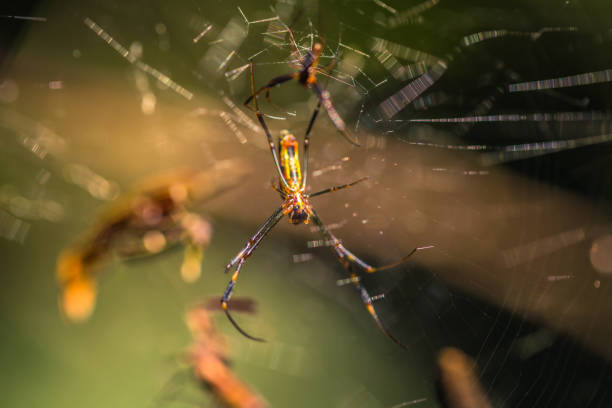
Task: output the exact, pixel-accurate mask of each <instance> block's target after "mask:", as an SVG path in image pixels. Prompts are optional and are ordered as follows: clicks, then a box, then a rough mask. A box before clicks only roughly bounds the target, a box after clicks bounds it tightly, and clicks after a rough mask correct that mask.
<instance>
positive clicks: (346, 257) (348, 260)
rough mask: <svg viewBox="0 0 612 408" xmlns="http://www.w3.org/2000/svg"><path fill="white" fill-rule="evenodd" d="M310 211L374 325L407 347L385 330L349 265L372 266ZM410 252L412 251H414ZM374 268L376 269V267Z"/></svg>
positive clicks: (369, 297)
mask: <svg viewBox="0 0 612 408" xmlns="http://www.w3.org/2000/svg"><path fill="white" fill-rule="evenodd" d="M310 211H311V214H310V216H311V218H312V219H313V221H314V223H315V224H316V226H317V228H318V229H319V233H321V235H323V237H324V238H325V240H326V241H328V242H330V243H332V245H333V247H332V251H333V253H334V254H335V255H336V257H337V258H338V260H339V261H340V263H341V264H342V266H343V267H344V269H346V271H347V273H348V274H349V280H350V281H351V282H352V283H353V284H354V285H355V287H356V289H357V291H359V295H360V297H361V301H362V302H363V304H364V305H365V308H366V310H367V311H368V313H369V314H370V316H372V318H373V319H374V321H375V322H376V325H377V326H378V328H379V329H380V331H381V332H383V334H384V335H385V336H387V337H388V338H389V339H391V341H393V342H394V343H395V344H397V345H399V346H401V347H403V348H405V349H407V348H408V347H407V346H406V345H405V344H403V343H402V342H401V341H399V340H398V339H396V338H395V337H394V336H393V335H392V334H391V333H390V332H389V330H387V328H386V327H385V326H384V325H383V323H382V321H381V320H380V318H379V317H378V314H377V313H376V309H375V308H374V305H373V304H372V298H371V296H370V295H369V294H368V292H367V291H366V289H365V288H364V287H363V286H362V285H361V284H360V283H359V277H358V276H357V275H356V274H355V272H353V269H352V267H351V266H352V264H353V263H355V264H357V265H359V266H361V267H365V269H366V270H367V268H372V267H371V266H369V265H368V264H366V263H365V262H363V261H361V260H360V259H359V258H357V257H356V256H355V255H353V254H352V253H351V252H350V251H348V250H347V249H346V248H344V246H343V245H342V244H341V243H340V241H339V240H338V238H336V237H335V236H334V234H332V233H331V232H330V231H329V230H328V229H327V227H326V226H325V224H323V222H322V221H321V219H320V218H319V216H318V215H317V213H316V212H315V211H314V210H312V209H311V210H310ZM412 253H414V251H413V252H412ZM412 253H411V255H412ZM388 267H390V266H388ZM383 269H386V267H383ZM376 270H378V268H377V269H376Z"/></svg>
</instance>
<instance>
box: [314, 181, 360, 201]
mask: <svg viewBox="0 0 612 408" xmlns="http://www.w3.org/2000/svg"><path fill="white" fill-rule="evenodd" d="M368 178H369V177H367V176H366V177H362V178H360V179H359V180H355V181H353V182H351V183H348V184H342V185H340V186H334V187H330V188H326V189H325V190H321V191H317V192H316V193H312V194H308V198H312V197H316V196H320V195H323V194H327V193H333V192H334V191H338V190H342V189H343V188H348V187H352V186H354V185H355V184H357V183H361V182H362V181H366V180H367V179H368Z"/></svg>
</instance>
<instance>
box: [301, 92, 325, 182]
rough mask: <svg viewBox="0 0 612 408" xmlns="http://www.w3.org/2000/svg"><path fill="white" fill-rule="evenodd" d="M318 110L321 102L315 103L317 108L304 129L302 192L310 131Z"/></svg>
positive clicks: (306, 166) (306, 172)
mask: <svg viewBox="0 0 612 408" xmlns="http://www.w3.org/2000/svg"><path fill="white" fill-rule="evenodd" d="M320 109H321V101H319V103H317V107H316V108H315V110H314V112H313V113H312V117H311V118H310V122H309V123H308V129H306V135H305V136H304V171H303V173H302V174H303V178H302V190H305V189H306V179H307V178H308V147H309V146H310V132H311V131H312V127H313V126H314V123H315V120H316V119H317V115H318V114H319V110H320Z"/></svg>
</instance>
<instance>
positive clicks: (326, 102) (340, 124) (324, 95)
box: [311, 82, 361, 146]
mask: <svg viewBox="0 0 612 408" xmlns="http://www.w3.org/2000/svg"><path fill="white" fill-rule="evenodd" d="M311 87H312V89H313V90H314V92H315V93H316V94H317V96H318V97H319V101H321V104H322V105H323V107H324V108H325V110H326V111H327V115H328V116H329V118H330V119H331V121H332V122H333V123H334V126H336V129H338V131H339V132H340V134H341V135H342V136H343V137H344V138H345V139H346V140H347V141H348V142H349V143H351V144H353V145H355V146H361V145H360V144H359V143H357V141H356V140H354V139H353V138H352V137H351V135H350V134H349V132H348V130H346V124H345V123H344V121H343V120H342V118H341V117H340V115H339V114H338V112H337V111H336V108H334V105H333V104H332V101H331V98H330V96H329V92H328V91H327V90H326V89H322V88H321V87H320V86H319V84H317V83H316V82H314V83H312V85H311Z"/></svg>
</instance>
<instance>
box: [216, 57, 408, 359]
mask: <svg viewBox="0 0 612 408" xmlns="http://www.w3.org/2000/svg"><path fill="white" fill-rule="evenodd" d="M253 83H254V82H253V71H252V66H251V89H253V88H254V85H253ZM254 104H255V113H256V115H257V119H258V120H259V123H260V124H261V126H262V128H263V129H264V131H265V133H266V136H267V138H268V144H269V147H270V152H271V153H272V157H273V159H274V163H275V165H276V170H277V171H278V174H279V184H278V187H276V186H274V189H275V190H276V191H278V192H279V193H280V196H281V199H282V200H283V203H282V204H281V206H280V207H279V208H278V209H277V210H276V211H274V213H273V214H272V215H271V216H270V217H269V218H268V219H267V220H266V221H265V222H264V223H263V225H262V226H261V227H260V228H259V229H258V230H257V232H256V233H255V234H254V235H253V236H252V237H251V238H250V239H249V241H248V242H247V243H246V245H245V246H244V247H243V248H242V250H240V252H238V254H237V255H236V256H235V257H234V258H233V259H232V260H231V261H230V263H229V264H227V266H226V267H225V272H226V273H227V272H229V271H230V270H231V269H232V268H234V267H235V268H236V270H235V271H234V274H233V275H232V278H231V280H230V281H229V283H228V285H227V287H226V289H225V292H224V293H223V296H222V297H221V308H222V309H223V310H224V311H225V314H226V315H227V317H228V319H229V321H230V322H231V323H232V324H233V325H234V327H235V328H236V329H237V330H238V331H239V332H240V333H241V334H242V335H244V336H245V337H247V338H249V339H251V340H256V341H264V340H263V339H261V338H258V337H254V336H251V335H250V334H248V333H247V332H245V331H244V330H243V329H242V328H241V327H240V326H239V325H238V323H237V322H236V321H235V320H234V318H233V317H232V316H231V314H230V312H229V301H230V298H231V296H232V292H233V291H234V288H235V287H236V282H237V281H238V276H239V274H240V270H241V269H242V267H243V265H244V263H245V261H246V260H247V258H248V257H249V256H251V254H252V253H253V252H254V251H255V250H256V249H257V247H258V246H259V244H261V242H262V241H263V239H264V238H265V237H266V235H267V234H268V233H269V232H270V231H271V230H272V228H274V226H275V225H276V224H277V223H278V222H279V221H280V219H281V218H283V216H285V215H286V216H287V217H288V219H289V222H290V223H291V224H293V225H299V224H308V222H309V221H310V220H312V221H313V222H314V224H315V225H316V226H317V229H318V231H319V233H320V234H321V235H322V236H323V238H324V240H325V241H326V242H329V243H330V248H331V249H332V252H333V253H334V255H335V256H336V257H337V258H338V260H339V261H340V263H341V264H342V266H343V267H344V268H345V269H346V271H347V273H348V275H349V280H350V282H352V283H353V284H354V285H355V287H356V288H357V291H359V294H360V296H361V300H362V301H363V303H364V305H365V307H366V309H367V310H368V312H369V313H370V315H371V316H372V318H374V321H375V322H376V325H377V326H378V328H379V329H380V330H381V331H382V332H383V333H384V334H385V335H386V336H387V337H389V338H390V339H391V340H392V341H394V342H395V343H397V344H398V345H400V346H402V347H404V348H406V346H405V345H404V344H402V343H401V342H400V341H399V340H397V339H396V338H395V337H393V336H392V335H391V333H390V332H389V331H388V330H387V329H386V328H385V326H384V325H383V324H382V322H381V320H380V318H379V317H378V315H377V314H376V311H375V309H374V305H373V304H372V298H371V297H370V295H369V294H368V292H367V291H366V289H365V288H364V287H363V286H362V285H361V283H360V278H359V277H358V276H357V275H356V274H355V272H354V271H353V268H352V266H353V265H357V266H359V267H361V268H363V269H364V270H365V271H366V272H368V273H373V272H378V271H382V270H385V269H390V268H393V267H395V266H397V265H400V264H402V263H404V262H405V261H406V260H407V259H408V258H409V257H410V256H412V255H413V254H414V253H415V252H416V251H417V250H418V249H419V248H414V249H413V250H412V251H411V252H410V253H409V254H408V255H406V256H405V257H403V258H401V259H400V260H398V261H396V262H394V263H391V264H388V265H385V266H381V267H373V266H371V265H368V264H367V263H365V262H364V261H362V260H361V259H359V258H357V257H356V256H355V255H354V254H353V253H352V252H350V251H349V250H348V249H346V248H345V247H344V246H343V245H342V244H341V243H340V241H339V240H338V238H336V237H335V236H334V234H332V233H331V232H330V231H329V229H328V228H327V227H326V226H325V224H324V223H323V222H322V221H321V219H320V218H319V216H318V215H317V213H316V211H315V210H314V208H312V205H311V204H310V199H311V198H313V197H316V196H320V195H323V194H327V193H331V192H334V191H338V190H342V189H344V188H348V187H351V186H354V185H355V184H357V183H360V182H362V181H364V180H366V179H367V177H364V178H361V179H359V180H356V181H353V182H351V183H348V184H343V185H339V186H335V187H330V188H326V189H324V190H321V191H318V192H316V193H311V194H306V193H305V191H306V180H307V176H308V146H309V143H310V132H311V130H312V127H313V124H314V122H315V119H316V117H317V115H318V113H319V108H320V106H317V108H315V110H314V112H313V115H312V117H311V119H310V122H309V124H308V129H307V130H306V135H305V136H304V160H303V165H304V172H302V171H301V167H300V161H299V158H298V141H297V139H296V137H295V136H294V135H293V134H291V133H290V132H289V131H287V130H283V131H281V133H280V137H279V151H278V153H277V152H276V149H275V144H274V141H273V139H272V135H271V134H270V130H269V129H268V126H267V125H266V123H265V121H264V118H263V115H262V114H261V112H260V111H259V107H258V105H257V97H255V98H254Z"/></svg>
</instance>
